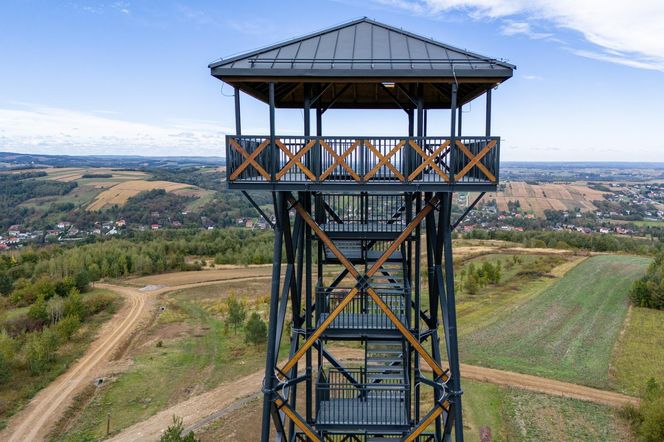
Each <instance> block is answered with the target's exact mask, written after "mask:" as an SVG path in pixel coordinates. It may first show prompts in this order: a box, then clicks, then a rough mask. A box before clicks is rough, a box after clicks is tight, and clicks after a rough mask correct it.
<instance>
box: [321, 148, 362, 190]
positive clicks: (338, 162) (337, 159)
mask: <svg viewBox="0 0 664 442" xmlns="http://www.w3.org/2000/svg"><path fill="white" fill-rule="evenodd" d="M319 142H320V145H321V146H323V148H325V150H327V151H328V152H329V153H330V155H332V156H333V157H334V163H332V165H331V166H330V167H328V168H327V170H325V172H323V173H322V175H321V176H320V180H321V181H323V180H325V178H327V177H328V176H330V174H331V173H332V171H334V169H336V168H337V166H341V167H343V168H344V169H345V170H346V172H348V173H349V174H350V176H352V177H353V179H354V180H355V181H357V182H358V183H359V182H360V181H362V179H361V178H360V176H359V175H358V174H357V173H355V171H354V170H353V168H352V167H350V166H349V165H348V164H346V157H347V156H348V155H350V154H351V153H352V152H353V151H354V150H355V148H356V147H357V146H359V145H360V143H361V140H356V141H355V142H354V143H353V144H351V145H350V146H349V147H348V149H346V151H345V152H344V153H342V154H341V155H339V154H337V153H336V152H335V151H334V149H332V147H330V145H329V144H327V142H326V141H325V140H319Z"/></svg>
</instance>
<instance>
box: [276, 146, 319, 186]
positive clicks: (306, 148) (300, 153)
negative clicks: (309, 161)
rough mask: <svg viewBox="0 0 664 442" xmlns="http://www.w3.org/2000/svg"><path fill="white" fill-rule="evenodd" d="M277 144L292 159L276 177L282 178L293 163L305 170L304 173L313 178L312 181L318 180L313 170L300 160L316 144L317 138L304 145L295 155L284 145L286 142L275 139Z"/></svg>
mask: <svg viewBox="0 0 664 442" xmlns="http://www.w3.org/2000/svg"><path fill="white" fill-rule="evenodd" d="M275 144H276V145H277V146H279V149H281V151H282V152H284V153H285V154H286V155H287V156H288V158H290V161H288V163H286V165H285V166H284V167H283V169H281V170H280V171H279V172H277V174H276V179H277V180H280V179H281V178H282V177H283V176H284V175H285V174H286V173H287V172H288V170H289V169H290V168H291V167H293V165H297V167H298V168H299V169H300V170H301V171H302V172H304V174H305V175H306V176H307V177H308V178H309V179H310V180H311V181H316V175H314V174H313V172H312V171H311V170H309V169H308V168H307V167H306V166H305V165H304V164H302V162H300V158H302V156H303V155H304V154H306V153H307V151H309V149H311V148H312V147H313V146H314V145H315V144H316V140H310V141H309V142H308V143H307V144H305V145H304V147H302V149H300V150H299V151H298V152H297V153H296V154H295V155H293V153H291V151H290V149H289V148H288V147H286V146H285V145H284V143H282V142H281V140H279V139H277V140H276V141H275Z"/></svg>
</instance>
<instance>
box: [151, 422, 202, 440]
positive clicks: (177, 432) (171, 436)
mask: <svg viewBox="0 0 664 442" xmlns="http://www.w3.org/2000/svg"><path fill="white" fill-rule="evenodd" d="M182 433H184V424H183V423H182V418H181V417H178V416H173V423H172V424H171V425H170V426H169V427H168V428H167V429H166V430H165V431H164V433H163V434H162V435H161V438H159V442H200V439H198V438H196V436H195V435H194V433H193V432H189V433H187V434H186V435H183V434H182Z"/></svg>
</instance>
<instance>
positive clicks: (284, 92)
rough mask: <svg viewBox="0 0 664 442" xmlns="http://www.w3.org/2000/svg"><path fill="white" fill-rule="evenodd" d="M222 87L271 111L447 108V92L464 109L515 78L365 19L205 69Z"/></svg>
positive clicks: (489, 61) (482, 60) (494, 63)
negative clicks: (307, 101)
mask: <svg viewBox="0 0 664 442" xmlns="http://www.w3.org/2000/svg"><path fill="white" fill-rule="evenodd" d="M209 67H210V69H211V73H212V75H213V76H215V77H217V78H219V79H220V80H222V81H224V82H226V83H228V84H231V85H233V86H235V87H238V88H240V90H242V91H244V92H246V93H248V94H250V95H252V96H254V97H256V98H258V99H259V100H262V101H265V102H267V100H268V95H267V94H268V84H269V82H274V83H275V87H276V93H275V96H276V106H277V107H286V108H301V107H303V103H304V96H305V91H307V93H308V94H309V95H310V96H312V97H318V100H317V101H316V103H315V106H316V107H323V108H327V107H330V106H333V107H335V108H403V109H412V108H414V107H415V102H414V98H415V97H416V96H417V95H418V94H420V96H421V97H422V98H423V101H424V107H426V108H449V107H450V104H451V103H450V91H451V84H452V83H453V82H456V83H457V84H458V85H459V103H460V104H463V103H466V102H468V101H470V100H472V99H474V98H475V97H477V96H478V95H481V94H482V93H484V92H485V91H486V90H487V89H488V88H490V87H493V86H495V85H497V84H499V83H501V82H503V81H505V80H506V79H508V78H510V77H511V76H512V72H513V70H514V69H516V67H515V66H513V65H511V64H508V63H505V62H503V61H500V60H496V59H493V58H489V57H485V56H482V55H478V54H474V53H471V52H468V51H465V50H462V49H458V48H454V47H451V46H448V45H445V44H443V43H439V42H437V41H435V40H432V39H429V38H425V37H420V36H418V35H415V34H412V33H410V32H406V31H403V30H401V29H398V28H394V27H392V26H388V25H385V24H382V23H378V22H376V21H373V20H369V19H367V18H362V19H359V20H354V21H352V22H349V23H346V24H343V25H340V26H335V27H333V28H330V29H327V30H324V31H320V32H316V33H314V34H310V35H307V36H304V37H299V38H296V39H293V40H289V41H286V42H283V43H279V44H276V45H273V46H269V47H266V48H263V49H259V50H256V51H251V52H249V53H246V54H243V55H239V56H236V57H232V58H228V59H225V60H220V61H218V62H215V63H212V64H210V66H209Z"/></svg>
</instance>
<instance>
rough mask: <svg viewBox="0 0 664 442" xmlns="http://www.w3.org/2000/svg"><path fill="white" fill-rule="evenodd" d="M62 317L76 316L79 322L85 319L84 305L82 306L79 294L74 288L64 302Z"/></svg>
mask: <svg viewBox="0 0 664 442" xmlns="http://www.w3.org/2000/svg"><path fill="white" fill-rule="evenodd" d="M64 315H65V316H70V315H71V316H78V319H80V320H83V319H85V304H83V299H82V298H81V292H79V291H78V289H76V288H73V289H71V292H69V296H68V297H67V299H66V300H65V305H64Z"/></svg>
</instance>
